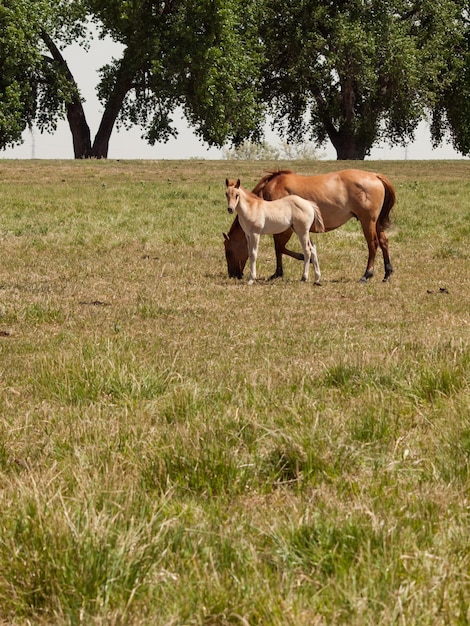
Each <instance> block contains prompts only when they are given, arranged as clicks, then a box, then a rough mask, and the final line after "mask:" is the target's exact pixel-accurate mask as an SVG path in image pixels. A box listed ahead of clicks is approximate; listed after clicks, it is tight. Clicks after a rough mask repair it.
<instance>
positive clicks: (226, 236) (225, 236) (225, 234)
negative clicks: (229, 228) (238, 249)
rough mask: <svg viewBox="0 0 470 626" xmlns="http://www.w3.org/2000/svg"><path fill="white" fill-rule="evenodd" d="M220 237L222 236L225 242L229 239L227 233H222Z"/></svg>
mask: <svg viewBox="0 0 470 626" xmlns="http://www.w3.org/2000/svg"><path fill="white" fill-rule="evenodd" d="M222 235H223V236H224V239H225V241H229V240H230V237H229V236H228V235H227V233H222Z"/></svg>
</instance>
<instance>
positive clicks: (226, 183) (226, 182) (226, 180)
mask: <svg viewBox="0 0 470 626" xmlns="http://www.w3.org/2000/svg"><path fill="white" fill-rule="evenodd" d="M225 186H226V187H228V178H226V179H225Z"/></svg>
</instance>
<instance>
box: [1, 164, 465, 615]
mask: <svg viewBox="0 0 470 626" xmlns="http://www.w3.org/2000/svg"><path fill="white" fill-rule="evenodd" d="M279 165H281V166H282V167H283V166H284V165H286V166H287V165H288V166H289V168H292V169H295V170H296V171H299V172H303V173H312V172H326V171H331V170H333V169H338V168H340V167H349V166H352V167H361V168H366V169H370V170H375V171H381V172H383V173H384V174H386V175H387V176H388V177H389V178H390V179H391V180H392V181H393V183H394V185H395V187H396V191H397V197H398V202H397V206H396V207H395V209H394V212H393V215H392V217H393V226H392V229H391V231H390V252H391V258H392V262H393V264H394V266H395V273H394V274H393V277H392V280H391V282H390V283H389V284H382V282H381V281H380V278H381V275H382V271H381V267H380V265H381V257H380V253H379V255H378V259H377V263H376V274H377V276H376V277H375V278H374V279H373V280H371V281H370V282H369V283H367V284H359V282H358V279H359V277H360V276H361V275H362V274H363V272H364V268H365V264H366V258H367V250H366V245H365V241H364V238H363V235H362V233H361V230H360V225H359V224H358V223H357V222H356V221H352V220H351V221H350V222H348V224H347V225H346V226H345V227H343V228H341V229H338V230H336V231H334V232H332V233H327V234H325V235H318V236H315V242H316V245H317V249H318V255H319V260H320V264H321V268H322V275H323V286H322V287H321V288H315V287H314V286H313V285H312V284H311V283H308V284H302V283H301V282H300V281H299V276H300V269H299V264H298V263H297V262H295V261H294V260H292V259H285V261H284V266H285V277H284V279H283V280H278V281H274V282H270V281H269V280H268V277H269V276H270V275H271V274H272V272H273V270H274V249H273V244H272V239H270V238H269V237H265V238H262V241H261V245H260V251H259V259H258V275H259V280H258V282H257V284H255V285H253V286H251V287H250V286H248V285H246V284H245V282H244V281H237V280H231V279H229V278H228V277H227V271H226V264H225V259H224V254H223V238H222V232H227V231H228V229H229V227H230V223H231V221H232V219H233V218H232V217H231V216H229V215H228V214H227V212H226V206H225V197H224V181H225V178H226V177H229V178H235V177H240V178H241V179H242V181H244V185H246V186H247V187H253V186H254V185H255V183H256V182H257V180H258V179H259V178H261V176H263V175H264V173H265V172H266V171H268V170H272V169H276V168H277V167H278V166H279ZM234 168H235V169H234ZM469 174H470V165H469V163H468V162H467V161H464V160H462V161H455V162H454V161H453V162H426V163H425V162H423V163H418V162H406V163H405V162H403V163H402V162H396V163H395V162H380V163H371V162H365V163H354V164H344V163H336V162H335V163H328V162H314V163H311V162H310V163H308V162H298V163H294V164H292V163H289V164H279V163H259V162H257V163H256V166H255V167H254V166H253V163H245V162H237V163H230V162H224V161H220V162H198V161H190V162H179V161H162V162H145V161H143V162H125V161H121V162H113V161H95V162H65V161H64V162H35V161H31V162H29V161H28V162H21V161H15V162H9V161H2V162H1V163H0V187H1V191H2V193H1V194H0V210H1V214H2V224H1V226H0V481H1V482H0V484H1V490H0V504H1V507H0V510H1V513H0V522H1V530H2V532H1V539H0V622H2V623H11V624H23V623H24V624H26V623H35V624H52V623H53V624H64V625H65V624H96V625H98V624H108V623H109V624H126V625H131V626H132V625H136V626H137V625H139V626H140V625H142V624H152V625H154V624H155V625H158V624H161V625H162V626H163V625H166V624H188V625H189V624H194V625H195V624H250V625H255V624H259V625H265V624H272V625H278V626H285V625H288V626H289V625H292V626H299V625H307V624H308V625H309V626H310V625H311V624H347V625H348V626H367V625H372V624H405V623H408V624H411V623H412V624H417V625H423V626H424V625H426V626H427V625H428V624H440V623H442V624H454V623H455V624H458V623H462V624H464V623H467V622H468V621H469V620H470V613H469V611H468V606H469V605H470V584H469V581H468V571H469V568H470V557H469V555H470V551H469V541H468V536H469V528H470V514H469V511H470V508H469V506H468V490H469V488H470V471H469V469H470V382H469V381H470V344H469V339H470V325H469V302H470V274H469V271H468V250H467V249H468V235H469V226H468V218H469V212H468V187H469V185H468V180H469ZM292 245H293V246H294V247H295V246H296V245H297V244H295V242H292Z"/></svg>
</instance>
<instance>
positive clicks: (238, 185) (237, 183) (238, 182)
mask: <svg viewBox="0 0 470 626" xmlns="http://www.w3.org/2000/svg"><path fill="white" fill-rule="evenodd" d="M239 187H240V179H238V180H237V182H236V185H235V188H236V189H238V188H239Z"/></svg>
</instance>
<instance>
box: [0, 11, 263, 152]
mask: <svg viewBox="0 0 470 626" xmlns="http://www.w3.org/2000/svg"><path fill="white" fill-rule="evenodd" d="M0 1H1V2H3V4H4V5H6V4H7V3H9V2H11V4H20V5H21V6H22V7H23V8H24V13H25V14H26V13H29V14H34V12H35V11H36V7H37V4H38V0H0ZM40 2H41V3H43V4H44V5H45V7H46V9H47V11H46V10H45V11H44V12H43V13H39V14H38V22H39V26H40V27H37V28H36V29H35V30H34V33H33V36H31V37H30V38H29V39H28V40H27V41H26V39H25V41H24V43H22V44H21V46H20V49H21V50H20V52H21V51H22V50H24V51H27V52H28V55H30V56H31V58H32V61H31V63H30V64H29V63H28V59H26V60H25V63H24V65H25V67H27V68H28V71H29V73H30V74H31V75H33V76H34V81H33V84H34V86H35V87H34V88H33V89H31V90H30V91H28V89H26V95H27V96H28V98H26V95H25V98H24V99H25V101H26V103H27V106H26V105H25V106H24V107H23V109H24V111H23V113H22V114H21V115H20V118H21V122H19V123H18V124H17V128H19V127H21V125H23V128H24V127H25V125H26V124H31V123H32V121H33V120H34V121H36V122H39V124H40V125H41V127H42V128H43V129H45V128H46V127H48V128H51V127H53V125H54V124H55V123H56V120H57V118H58V117H60V116H63V115H64V114H65V113H66V115H67V118H68V121H69V126H70V130H71V132H72V136H73V143H74V154H75V157H76V158H84V157H97V158H102V157H107V155H108V148H109V141H110V137H111V135H112V131H113V129H114V127H115V125H116V124H123V125H125V126H131V125H134V124H137V125H139V126H140V127H141V128H142V129H143V131H144V136H145V138H146V139H147V140H148V141H149V142H150V143H152V144H153V143H154V142H156V141H158V140H166V139H168V138H169V137H170V136H172V135H175V134H176V129H175V128H174V126H173V125H172V119H171V116H172V113H173V112H174V110H175V109H176V108H177V107H178V106H183V109H184V112H185V114H186V116H187V118H188V120H189V122H190V124H191V125H192V126H193V127H194V129H195V132H196V134H198V135H199V136H200V137H201V138H202V139H204V140H205V141H207V142H208V143H209V144H210V145H218V146H221V145H223V144H224V143H225V142H226V141H227V140H231V141H233V142H234V143H235V144H237V143H239V142H240V141H242V140H243V139H245V138H247V137H249V138H253V139H255V138H258V137H259V136H260V135H261V131H260V129H261V126H262V123H263V119H264V109H263V105H262V103H261V102H260V100H259V98H258V94H257V93H256V91H254V90H253V83H255V82H256V78H257V77H258V72H259V65H260V62H261V59H262V47H261V45H260V42H259V39H258V37H257V29H256V24H257V10H258V9H257V5H256V3H248V5H247V3H245V2H243V0H132V1H129V0H60V1H59V0H40ZM14 19H15V18H14V15H13V14H12V13H9V14H7V15H6V20H7V22H8V21H9V20H14ZM86 20H92V21H93V22H94V23H95V25H96V27H97V29H98V31H99V33H100V36H102V37H104V36H110V37H112V39H113V40H114V41H117V42H120V43H121V44H122V46H123V53H122V56H121V58H119V59H113V61H112V62H111V63H109V64H107V65H105V66H103V67H102V68H101V80H100V83H99V86H98V95H99V98H100V100H101V102H102V104H103V107H104V112H103V116H102V119H101V123H100V125H99V128H98V131H97V133H96V136H95V138H94V140H93V141H92V140H91V133H90V129H89V127H88V124H87V122H86V119H85V114H84V111H83V107H82V101H81V97H80V92H79V87H78V85H77V84H76V83H75V81H74V78H73V76H72V74H71V72H70V70H69V68H68V66H67V63H66V60H65V58H64V56H63V53H62V51H61V46H63V44H64V43H68V42H69V41H70V37H71V34H72V33H73V34H74V35H75V37H77V38H79V40H80V41H83V42H84V43H85V42H86V37H85V30H84V29H85V24H86ZM9 26H11V23H10V24H9ZM18 29H19V30H20V31H21V29H22V25H21V24H18ZM28 55H26V56H28ZM39 57H40V61H38V58H39ZM12 76H13V79H14V80H13V82H14V84H15V85H17V84H22V76H21V75H17V74H15V72H14V71H13V72H12ZM15 81H16V82H15ZM2 93H3V91H2ZM10 101H11V102H12V106H13V109H14V108H15V107H14V100H13V98H10ZM15 137H16V140H17V137H18V132H17V131H15V133H14V136H12V137H11V138H10V140H9V141H10V142H11V140H12V139H13V140H15ZM0 142H1V143H0V145H2V146H5V145H7V143H8V142H5V141H4V140H3V138H1V137H0Z"/></svg>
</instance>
